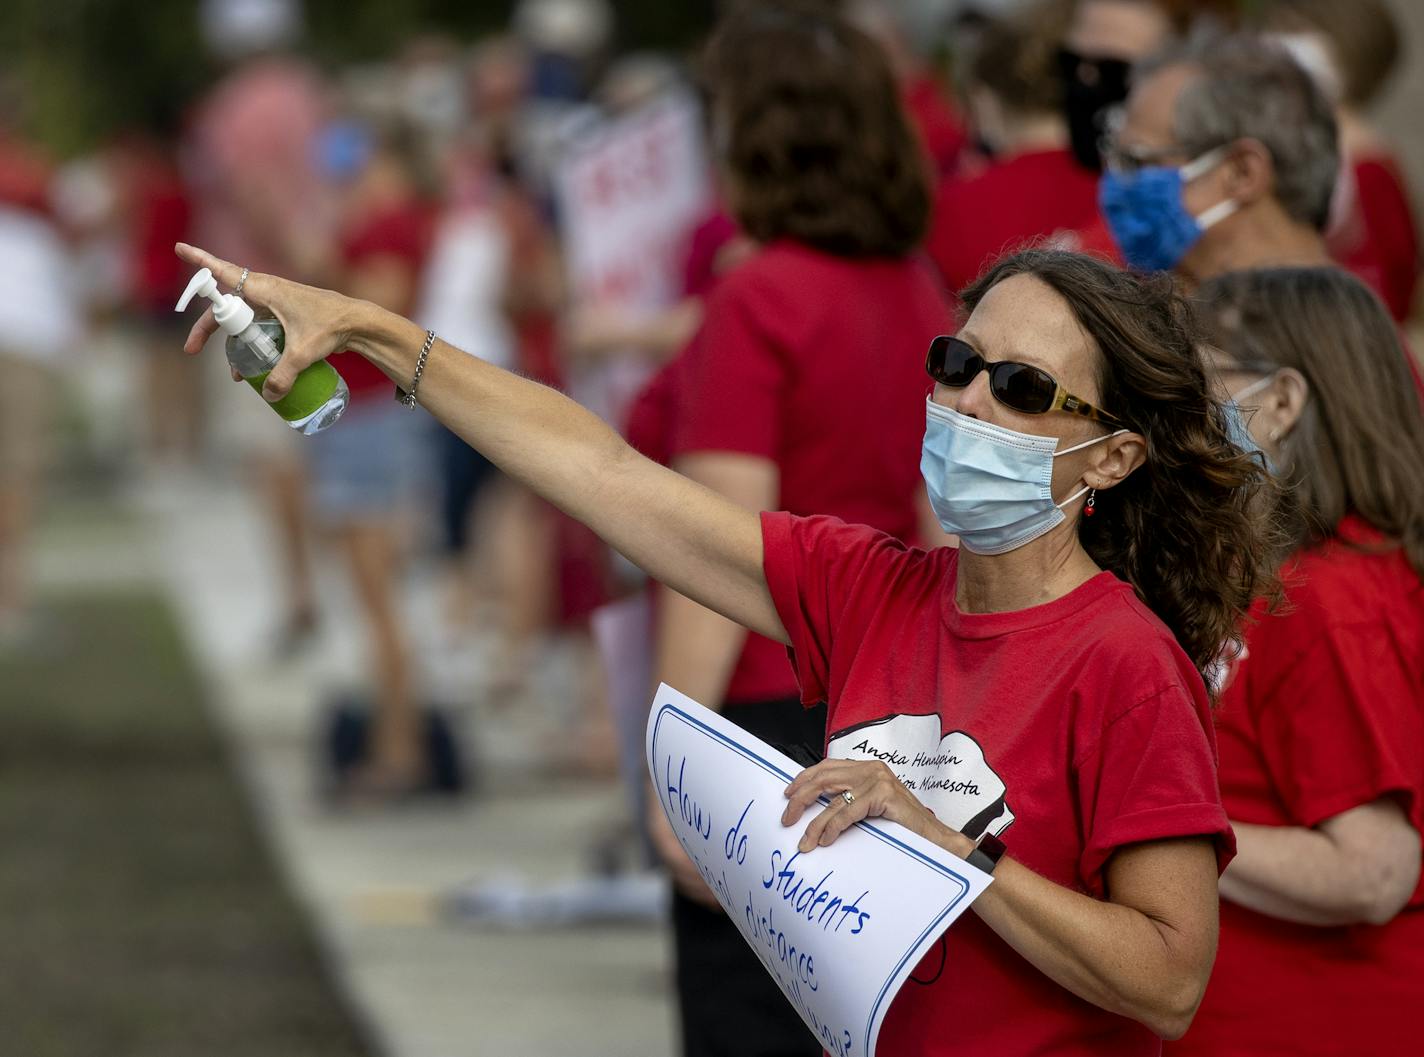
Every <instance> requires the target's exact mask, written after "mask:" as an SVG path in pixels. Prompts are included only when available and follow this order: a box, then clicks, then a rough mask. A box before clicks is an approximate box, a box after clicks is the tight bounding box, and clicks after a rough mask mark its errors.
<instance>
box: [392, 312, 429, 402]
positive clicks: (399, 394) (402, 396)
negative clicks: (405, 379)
mask: <svg viewBox="0 0 1424 1057" xmlns="http://www.w3.org/2000/svg"><path fill="white" fill-rule="evenodd" d="M434 344H435V331H433V330H427V331H426V332H425V344H424V345H422V346H421V347H420V358H419V359H418V360H416V361H415V377H414V378H412V379H411V380H410V391H409V392H407V391H406V390H404V389H402V388H401V387H400V386H396V400H398V401H399V402H400V403H402V404H404V405H405V406H406V407H408V408H411V409H412V410H414V408H415V390H416V389H417V388H418V387H419V386H420V376H421V375H422V374H423V373H424V372H425V361H426V360H427V359H429V358H430V348H431V346H432V345H434Z"/></svg>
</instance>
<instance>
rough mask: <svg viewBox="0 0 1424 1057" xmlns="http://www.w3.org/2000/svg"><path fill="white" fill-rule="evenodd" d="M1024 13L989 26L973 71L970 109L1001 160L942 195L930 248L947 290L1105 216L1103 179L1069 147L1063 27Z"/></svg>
mask: <svg viewBox="0 0 1424 1057" xmlns="http://www.w3.org/2000/svg"><path fill="white" fill-rule="evenodd" d="M1035 16H1036V17H1032V18H1030V17H1028V16H1020V17H1017V18H1007V19H1003V20H1000V21H997V22H992V23H990V24H989V25H988V26H987V27H986V28H985V29H984V31H983V34H982V36H981V37H980V39H979V43H978V46H977V47H976V49H975V51H974V56H973V59H972V62H971V64H970V68H969V99H970V107H971V110H972V111H973V113H974V116H975V127H976V128H977V129H978V130H979V137H980V139H981V140H983V141H984V142H985V143H986V145H988V146H989V147H990V148H991V149H992V150H993V153H994V161H993V162H992V163H990V165H989V166H988V168H987V169H985V170H984V171H982V172H980V173H978V174H976V175H974V176H971V177H968V178H964V177H958V176H949V177H946V178H945V179H943V180H942V181H941V182H940V185H939V188H938V190H937V192H936V194H935V204H934V223H933V225H932V226H931V229H930V234H929V237H928V239H927V240H926V243H925V250H926V252H927V253H928V254H929V256H930V258H931V259H932V260H933V261H934V263H935V265H936V266H937V267H938V268H939V271H940V274H941V275H943V277H944V281H945V284H946V285H947V286H948V287H949V289H950V290H959V289H962V288H963V287H965V286H968V285H969V283H971V282H973V281H974V279H975V278H976V277H977V276H978V275H979V273H980V272H982V271H983V270H984V269H985V268H986V267H987V266H988V265H990V264H992V263H993V261H994V260H996V259H997V258H998V257H1000V256H1003V255H1004V254H1005V253H1011V252H1013V251H1014V250H1017V249H1021V248H1022V247H1023V246H1024V245H1025V244H1027V243H1030V242H1033V241H1035V240H1040V239H1044V238H1048V237H1050V236H1053V235H1054V234H1055V233H1060V232H1073V231H1076V230H1077V229H1079V228H1085V227H1087V226H1088V225H1090V224H1091V223H1092V222H1093V221H1094V220H1095V219H1096V218H1097V215H1098V182H1097V174H1096V173H1095V172H1093V171H1091V170H1090V169H1087V168H1085V167H1084V166H1082V165H1081V164H1079V163H1078V162H1077V161H1076V160H1075V159H1074V157H1073V154H1072V152H1071V151H1070V150H1069V149H1068V129H1067V126H1066V124H1065V122H1064V120H1063V116H1062V113H1061V109H1060V108H1061V100H1060V96H1061V95H1062V85H1061V83H1060V81H1059V80H1058V78H1057V75H1056V65H1055V47H1056V44H1057V40H1058V36H1059V27H1058V26H1056V25H1055V24H1054V23H1053V22H1052V20H1051V19H1045V18H1044V17H1042V12H1037V11H1035Z"/></svg>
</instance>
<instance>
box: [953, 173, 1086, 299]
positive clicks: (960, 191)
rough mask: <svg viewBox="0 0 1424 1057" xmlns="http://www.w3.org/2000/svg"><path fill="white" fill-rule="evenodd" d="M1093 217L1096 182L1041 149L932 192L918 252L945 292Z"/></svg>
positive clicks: (971, 280) (955, 180) (1082, 224)
mask: <svg viewBox="0 0 1424 1057" xmlns="http://www.w3.org/2000/svg"><path fill="white" fill-rule="evenodd" d="M1097 214H1098V178H1097V175H1096V174H1095V173H1092V172H1089V171H1088V170H1087V169H1085V168H1083V167H1082V166H1081V165H1079V164H1078V163H1077V162H1076V161H1074V160H1073V154H1072V152H1071V151H1067V150H1042V151H1032V152H1029V153H1027V154H1020V155H1018V156H1016V157H1013V158H1009V159H1006V160H1004V161H999V162H995V163H994V164H992V165H990V166H989V167H988V168H987V169H985V170H984V171H983V172H982V173H980V174H979V175H977V176H974V177H972V178H970V179H967V180H961V179H955V178H953V177H951V178H949V179H946V180H944V181H943V182H941V183H940V185H939V189H938V191H937V192H936V194H935V207H934V223H933V225H932V226H931V228H930V234H929V238H928V239H927V241H926V243H925V249H926V251H927V252H928V253H929V255H930V257H931V259H932V260H933V261H934V262H935V264H936V265H937V266H938V267H939V270H940V273H941V274H942V275H943V276H944V281H945V283H946V284H947V285H948V286H949V288H950V289H951V290H955V291H958V290H962V289H963V288H964V287H966V286H968V285H969V284H970V283H971V282H973V281H974V280H975V279H976V278H978V276H979V274H980V272H982V271H983V270H984V269H985V268H986V267H987V266H988V265H989V264H990V263H992V262H993V261H995V260H997V259H998V258H999V257H1001V256H1002V255H1003V254H1005V253H1008V252H1012V251H1014V250H1016V249H1019V248H1021V247H1022V246H1024V245H1025V244H1026V243H1029V242H1032V241H1034V240H1036V239H1042V238H1046V237H1048V236H1051V235H1053V234H1054V233H1055V232H1060V231H1061V232H1071V231H1075V230H1077V229H1079V228H1084V227H1087V226H1088V225H1089V224H1091V223H1092V222H1093V219H1094V218H1095V217H1096V216H1097Z"/></svg>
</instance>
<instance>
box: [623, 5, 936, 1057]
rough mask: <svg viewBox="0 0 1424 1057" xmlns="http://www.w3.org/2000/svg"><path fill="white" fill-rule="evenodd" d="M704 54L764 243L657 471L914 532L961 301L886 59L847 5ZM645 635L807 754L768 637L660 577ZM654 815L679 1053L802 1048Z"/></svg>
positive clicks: (739, 22) (697, 364)
mask: <svg viewBox="0 0 1424 1057" xmlns="http://www.w3.org/2000/svg"><path fill="white" fill-rule="evenodd" d="M823 42H824V46H822V44H823ZM788 55H796V56H798V58H797V60H796V61H795V62H787V61H786V56H788ZM704 69H705V71H706V74H707V76H708V79H709V81H710V84H711V89H712V100H711V115H712V123H713V128H714V130H715V131H714V134H713V136H712V139H713V142H714V143H716V144H717V145H718V149H719V152H720V155H721V156H720V157H719V158H718V161H719V163H720V165H721V170H722V172H721V177H722V178H721V180H720V181H719V183H720V185H721V187H722V188H723V191H724V193H725V195H726V200H727V206H728V209H729V210H730V212H731V213H732V215H733V216H734V217H735V219H736V221H737V225H738V227H739V229H740V230H741V232H743V233H744V234H745V236H746V237H747V238H748V239H750V240H751V241H752V242H753V243H754V246H755V249H754V251H753V252H752V253H751V254H750V256H748V257H747V258H746V259H744V260H742V261H741V262H739V263H738V264H737V265H736V267H734V268H732V269H730V270H729V271H728V272H727V273H726V274H725V275H724V276H723V277H721V278H720V280H719V281H718V282H717V284H716V285H715V287H714V288H713V289H712V291H711V293H710V294H708V296H707V297H706V298H705V300H704V308H703V318H702V322H701V325H700V327H699V328H698V330H697V332H696V333H695V334H694V335H693V337H692V339H691V341H690V343H689V344H688V346H687V347H686V349H685V350H684V351H683V353H682V354H681V356H680V357H679V359H678V361H677V363H676V367H675V369H674V371H673V372H672V375H671V377H672V379H673V385H672V391H671V392H670V393H669V396H670V397H671V413H670V415H669V416H668V423H667V424H668V427H669V428H668V436H667V438H666V439H665V447H666V450H667V453H668V455H669V456H670V465H671V466H672V467H673V468H674V469H676V470H677V471H679V472H680V473H682V474H684V475H686V476H687V477H689V478H691V479H692V480H694V481H696V482H698V483H700V484H703V485H705V486H707V487H708V488H711V489H713V490H715V491H717V492H720V493H721V494H723V495H725V496H727V497H728V498H730V499H732V500H734V501H735V502H737V503H739V504H741V505H742V506H743V507H746V508H747V509H749V510H789V511H791V512H792V513H795V514H802V515H805V514H821V513H825V514H834V515H837V516H839V517H842V518H845V519H846V520H848V521H852V522H856V523H859V524H865V525H870V526H872V527H874V528H876V529H878V530H880V531H883V532H887V533H889V534H890V535H892V536H895V537H897V538H900V539H906V540H915V539H918V538H919V537H920V536H921V532H920V526H919V518H918V506H919V504H918V502H917V498H918V497H919V496H920V494H921V493H922V491H923V488H922V486H921V482H920V476H919V473H918V471H917V469H916V463H917V459H918V453H919V447H920V439H921V432H922V431H921V426H920V423H919V410H920V408H921V407H922V406H923V401H924V394H925V383H924V374H923V372H922V367H921V364H922V360H921V357H922V355H923V350H924V345H925V343H926V342H927V341H928V340H929V338H930V337H932V336H933V335H935V334H937V333H939V332H940V331H942V330H943V329H945V327H946V326H947V325H948V323H949V321H950V319H951V317H952V309H951V307H950V305H949V303H948V301H947V300H946V298H945V297H944V296H943V294H942V293H941V292H940V289H939V284H938V283H937V282H936V281H935V279H934V277H933V276H932V274H931V273H930V271H929V269H928V268H927V267H926V266H925V263H924V262H923V261H922V260H921V259H920V258H919V256H918V255H917V254H916V253H915V250H916V248H917V246H918V244H919V242H920V240H921V238H922V237H923V235H924V232H925V228H926V225H927V222H928V216H929V198H930V190H929V183H928V179H927V176H926V173H925V171H924V164H923V158H922V156H921V153H920V146H919V144H918V143H917V142H916V139H915V133H914V130H913V128H912V126H911V124H910V121H909V119H908V118H907V116H906V115H905V113H904V111H903V110H902V108H901V106H900V102H899V99H898V95H897V89H896V85H895V80H894V77H893V75H892V73H891V70H890V66H889V64H888V63H887V61H886V60H885V58H884V56H883V55H882V54H881V53H880V51H879V49H878V48H877V47H876V45H875V43H874V42H873V41H872V40H871V39H870V38H869V37H867V36H866V35H865V34H863V33H862V32H860V31H858V30H856V29H855V28H853V27H852V26H851V25H850V24H849V23H847V22H845V21H842V20H840V19H834V18H827V17H823V16H814V17H798V16H794V15H789V14H787V13H785V12H760V13H756V14H751V15H749V16H748V17H744V18H741V19H736V20H732V21H729V22H728V23H727V24H726V25H725V26H724V27H723V28H722V29H721V30H720V31H719V32H718V33H717V34H716V35H715V36H714V37H713V39H712V41H711V42H710V44H709V46H708V48H707V52H706V61H705V62H704ZM931 524H933V522H932V521H931ZM655 643H656V647H655V648H656V659H655V674H656V676H657V678H656V679H655V680H654V682H666V683H668V684H669V685H672V686H676V687H678V689H680V690H682V691H683V692H684V693H687V694H689V695H690V696H692V697H693V698H695V699H696V700H698V701H703V702H706V703H707V704H708V705H709V706H710V707H712V708H715V709H718V710H719V711H724V712H725V714H726V716H727V718H728V719H730V720H731V721H732V722H734V723H736V724H738V725H739V726H741V727H743V728H744V729H746V730H749V731H751V732H752V733H753V734H755V735H757V736H758V737H761V738H763V739H764V740H766V741H769V742H772V743H775V744H780V745H782V746H784V747H788V748H791V747H795V746H803V747H804V751H806V752H807V753H809V755H810V757H811V758H818V757H819V756H820V754H821V751H822V748H823V746H824V742H825V734H826V731H825V709H824V708H823V707H814V708H809V709H808V708H804V707H802V704H801V700H800V694H799V693H798V689H797V683H796V673H795V672H794V671H793V669H792V666H791V664H790V662H789V661H788V660H787V656H786V649H785V647H784V646H783V645H782V644H781V643H779V642H776V641H773V640H772V639H769V638H766V637H765V636H762V635H758V634H750V635H749V634H748V633H747V630H746V629H745V628H743V627H741V626H740V625H738V624H736V623H734V622H732V621H729V620H727V619H726V618H725V617H722V616H720V615H718V614H717V613H715V612H713V611H711V610H709V609H706V608H704V607H702V606H700V605H698V604H697V603H696V602H694V601H691V600H689V599H688V598H686V597H684V596H683V595H680V594H677V593H675V592H674V591H672V590H668V589H665V590H663V591H661V592H660V594H659V597H658V604H657V628H656V635H655ZM812 704H813V705H818V706H819V701H817V702H812ZM648 822H649V828H650V833H651V836H652V838H653V841H654V844H655V846H656V847H657V848H658V850H659V852H660V853H661V855H662V857H663V859H664V860H665V861H666V863H667V864H668V866H669V867H670V868H671V870H672V873H673V877H674V880H675V881H676V882H677V889H676V891H675V893H674V897H673V908H672V922H673V936H674V949H675V952H676V963H677V991H678V999H679V1006H680V1011H681V1014H682V1015H681V1026H682V1042H683V1046H682V1052H683V1053H684V1055H686V1057H703V1055H705V1057H717V1055H720V1054H727V1053H737V1054H739V1055H743V1057H759V1055H766V1057H774V1055H793V1054H806V1055H807V1057H815V1055H816V1054H819V1053H820V1046H819V1044H818V1043H817V1042H816V1040H815V1039H813V1038H812V1037H811V1036H810V1035H809V1034H808V1033H807V1031H806V1029H805V1027H804V1026H803V1025H802V1022H801V1019H800V1017H799V1016H798V1015H797V1013H796V1012H795V1010H794V1009H793V1008H792V1007H791V1005H790V1004H789V1003H787V1001H786V1000H785V998H784V997H783V996H782V994H781V991H780V988H779V987H778V986H777V985H776V983H775V982H774V981H773V980H772V979H771V977H770V976H769V975H768V974H767V973H766V971H765V969H764V968H762V966H761V964H760V962H759V961H758V959H757V957H756V955H755V954H754V953H753V952H752V951H751V949H750V948H749V947H748V946H747V944H746V942H745V941H744V940H743V939H742V936H741V933H740V932H739V931H738V930H737V926H736V925H735V924H733V923H732V921H730V920H729V919H728V917H727V915H726V914H724V913H723V912H722V910H721V908H720V906H718V904H717V901H716V898H715V896H713V895H712V894H711V892H710V891H709V890H708V889H707V887H706V886H705V885H704V884H703V883H702V878H701V876H700V875H699V874H698V872H697V869H696V868H695V867H694V866H693V864H692V861H691V860H690V859H689V858H688V856H687V853H686V852H685V851H684V850H683V849H682V846H681V845H680V844H679V843H678V841H677V838H676V837H675V836H674V835H673V831H672V828H671V827H670V826H669V825H668V822H667V819H666V817H665V816H664V814H663V809H662V806H661V803H660V802H659V800H658V799H657V798H650V803H649V819H648ZM729 1009H735V1010H737V1016H736V1017H729V1016H728V1015H727V1012H728V1010H729Z"/></svg>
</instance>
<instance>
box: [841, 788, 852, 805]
mask: <svg viewBox="0 0 1424 1057" xmlns="http://www.w3.org/2000/svg"><path fill="white" fill-rule="evenodd" d="M841 799H842V800H844V801H845V802H846V803H847V804H854V803H855V794H854V793H852V792H851V791H850V790H849V789H847V790H845V791H844V792H842V793H841Z"/></svg>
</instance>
